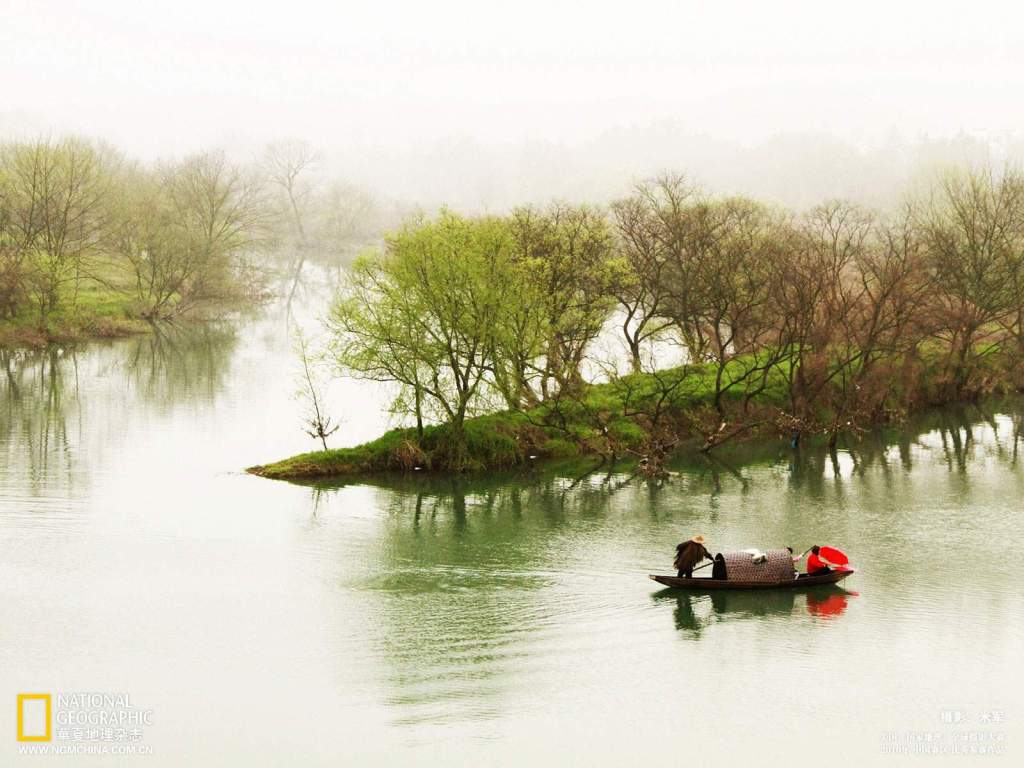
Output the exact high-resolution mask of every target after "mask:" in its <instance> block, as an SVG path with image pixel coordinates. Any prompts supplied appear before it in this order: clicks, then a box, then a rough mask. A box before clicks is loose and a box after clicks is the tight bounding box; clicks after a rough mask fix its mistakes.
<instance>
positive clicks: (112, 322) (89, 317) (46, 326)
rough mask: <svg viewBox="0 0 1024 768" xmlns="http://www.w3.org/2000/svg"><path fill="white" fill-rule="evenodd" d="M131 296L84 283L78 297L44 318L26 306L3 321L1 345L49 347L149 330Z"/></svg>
mask: <svg viewBox="0 0 1024 768" xmlns="http://www.w3.org/2000/svg"><path fill="white" fill-rule="evenodd" d="M134 304H135V302H134V300H133V299H132V297H131V296H129V295H127V294H125V293H122V292H120V291H116V290H113V289H111V288H107V287H105V286H102V285H99V284H98V283H91V282H83V284H82V286H81V288H80V289H79V291H78V294H77V296H74V295H71V294H70V293H69V294H68V295H65V296H64V297H62V301H61V303H60V306H59V307H58V308H57V309H56V310H55V311H53V312H51V313H49V314H48V315H47V316H46V318H44V319H41V318H40V317H39V314H38V312H37V311H34V310H32V309H31V308H28V307H26V308H24V309H23V310H21V311H20V312H19V313H18V314H17V315H16V316H15V317H13V318H7V319H3V320H0V346H7V347H12V346H30V347H39V346H45V345H46V344H49V343H52V342H58V343H69V342H74V341H81V340H85V339H101V338H114V337H119V336H127V335H129V334H133V333H142V332H145V331H146V330H148V327H149V326H148V324H147V323H146V322H145V321H143V320H140V319H139V318H138V316H137V313H136V307H135V306H134Z"/></svg>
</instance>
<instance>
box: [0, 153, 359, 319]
mask: <svg viewBox="0 0 1024 768" xmlns="http://www.w3.org/2000/svg"><path fill="white" fill-rule="evenodd" d="M316 162H317V157H316V155H315V153H314V152H312V151H311V150H310V149H309V148H308V147H307V146H306V145H304V144H302V143H301V142H282V143H278V144H274V145H271V146H270V147H268V148H267V150H266V152H265V154H264V156H263V157H261V158H259V159H258V160H256V161H254V162H253V163H249V164H247V165H239V164H236V163H233V162H231V161H229V160H228V159H227V157H226V156H225V155H224V153H222V152H207V153H202V154H197V155H193V156H190V157H186V158H184V159H181V160H176V161H171V162H163V163H156V164H141V163H138V162H134V161H131V160H130V159H128V158H126V157H125V156H124V155H122V154H121V153H120V152H118V151H117V150H115V149H114V148H112V147H110V146H108V145H105V144H102V143H98V142H91V141H86V140H82V139H76V138H65V139H59V140H37V141H27V142H9V143H6V144H0V323H7V324H8V325H14V324H19V323H20V324H21V325H23V326H28V327H31V328H34V329H39V330H40V331H42V332H43V334H44V338H45V336H46V332H47V331H48V330H49V329H53V328H58V329H59V328H60V327H61V326H63V325H67V324H69V323H73V322H75V321H76V320H81V319H83V318H85V319H90V318H91V319H93V320H96V319H97V318H100V319H104V320H107V321H112V320H116V319H118V318H125V317H128V318H139V319H155V318H171V317H180V316H182V315H185V314H187V313H190V312H195V311H197V310H204V311H208V310H212V309H216V308H223V307H226V306H235V305H237V304H238V303H239V302H250V301H253V300H255V299H256V298H258V297H259V296H260V295H261V294H263V293H265V290H266V283H267V278H268V268H269V267H271V266H274V267H279V268H280V269H279V271H282V272H283V271H287V272H288V273H289V274H291V273H292V272H294V271H296V269H298V270H301V264H302V261H303V259H301V258H297V257H296V254H297V253H298V252H299V251H301V250H303V249H316V251H317V252H318V253H319V254H324V253H331V252H333V251H336V250H340V249H343V248H345V247H346V244H347V242H348V241H349V240H350V239H351V238H352V236H353V233H363V232H364V231H365V227H366V226H367V224H366V222H367V220H368V219H372V216H373V211H372V205H373V203H372V201H371V200H370V199H369V198H368V197H366V196H365V195H364V194H362V193H359V192H358V191H357V190H354V189H353V188H351V187H348V186H346V185H344V184H341V183H340V182H335V183H333V184H330V185H328V186H325V187H322V188H318V187H315V186H314V185H313V184H312V183H311V182H310V181H309V173H310V171H311V169H312V168H313V166H314V165H315V164H316ZM281 253H285V254H286V255H287V259H284V260H282V259H280V258H278V259H276V260H275V259H272V258H269V257H270V256H273V255H279V254H281ZM282 261H287V262H288V263H287V265H285V264H282ZM92 330H93V331H94V332H98V333H102V332H103V329H102V328H101V327H99V328H94V329H92Z"/></svg>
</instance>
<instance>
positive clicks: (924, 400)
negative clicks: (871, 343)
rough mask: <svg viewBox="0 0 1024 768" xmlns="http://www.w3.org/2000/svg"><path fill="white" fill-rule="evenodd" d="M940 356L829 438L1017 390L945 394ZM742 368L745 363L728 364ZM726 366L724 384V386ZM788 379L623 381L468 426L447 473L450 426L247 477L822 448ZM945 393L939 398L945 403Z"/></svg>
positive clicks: (822, 432) (684, 375) (993, 379)
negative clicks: (721, 388) (768, 446)
mask: <svg viewBox="0 0 1024 768" xmlns="http://www.w3.org/2000/svg"><path fill="white" fill-rule="evenodd" d="M940 362H941V361H940V357H939V356H937V355H936V357H935V358H934V359H931V360H930V359H928V358H924V359H919V360H918V368H917V371H918V374H919V375H918V376H917V377H916V378H915V379H914V380H913V381H910V380H908V381H907V382H906V383H905V385H904V386H905V389H902V390H896V389H893V390H890V391H888V392H886V393H885V394H884V395H882V396H881V397H880V399H878V400H877V401H876V402H875V403H874V405H873V407H872V409H871V410H870V411H861V412H860V413H858V415H857V417H856V420H854V418H853V417H852V416H851V417H850V420H849V421H847V422H846V423H845V424H844V425H843V426H841V427H839V428H838V430H837V431H835V432H834V433H833V434H832V438H833V439H835V437H836V435H838V434H843V433H846V434H856V433H859V432H863V431H864V430H865V429H867V428H878V427H884V426H887V425H891V424H896V423H900V422H901V421H902V420H903V419H905V418H906V417H908V416H909V415H911V414H913V413H919V412H922V411H924V410H926V409H928V408H932V407H936V406H947V405H953V404H956V403H962V402H971V401H974V400H977V399H978V398H980V397H984V396H990V395H998V394H1012V393H1016V392H1019V391H1020V390H1019V388H1018V387H1017V386H1016V385H1015V384H1014V383H1013V380H1012V379H1009V378H1006V377H1005V376H1004V375H1000V372H999V371H997V370H996V369H995V368H991V369H989V370H987V372H986V373H985V375H983V376H980V377H979V380H980V381H982V382H984V386H983V387H981V386H979V387H977V388H975V389H973V390H970V391H967V392H962V393H961V396H960V397H953V396H950V395H949V394H948V390H947V389H946V388H945V386H944V384H943V382H942V381H941V380H940V379H939V378H938V376H939V374H938V370H939V365H940ZM735 365H738V366H742V365H743V361H742V360H737V361H735ZM728 371H729V369H728V367H727V372H726V378H728ZM787 382H788V376H787V375H786V371H785V370H783V369H782V368H779V369H776V370H774V371H773V372H772V373H771V374H770V375H769V376H768V377H767V379H766V381H765V383H764V387H763V389H761V390H760V391H758V392H757V393H756V394H754V395H753V396H750V397H747V396H746V395H744V394H742V393H741V392H740V391H738V390H729V391H727V392H725V393H723V394H722V396H721V405H722V408H721V410H719V409H717V408H716V407H715V406H714V400H715V391H716V390H715V375H714V368H713V366H711V365H706V366H700V365H695V366H685V367H681V368H675V369H670V370H663V371H659V372H657V373H642V374H633V375H630V376H624V377H622V378H620V379H617V380H615V381H613V382H608V383H602V384H593V385H585V386H584V387H583V389H582V390H581V392H580V393H579V394H578V395H577V396H575V397H573V398H559V399H556V400H554V401H551V402H545V403H542V404H540V405H538V406H536V407H534V408H531V409H527V410H524V411H505V412H501V413H493V414H487V415H482V416H477V417H474V418H470V419H467V420H466V422H465V424H464V429H463V437H462V445H463V448H462V451H461V455H462V456H463V457H468V462H467V461H464V460H463V461H462V463H461V467H460V469H458V470H456V469H454V467H453V456H455V455H456V450H455V444H456V438H455V435H454V434H453V431H452V429H451V427H450V426H449V425H437V426H427V427H425V428H424V429H423V432H422V434H418V433H417V430H416V429H414V428H399V429H393V430H390V431H389V432H387V433H385V434H384V435H382V436H381V437H379V438H377V439H376V440H372V441H370V442H367V443H363V444H361V445H357V446H354V447H350V448H336V449H330V450H326V451H311V452H309V453H303V454H299V455H296V456H291V457H289V458H286V459H283V460H280V461H276V462H271V463H268V464H261V465H256V466H253V467H249V468H247V469H246V471H247V472H249V473H250V474H254V475H258V476H260V477H267V478H272V479H283V480H289V479H302V478H307V479H310V478H321V477H331V476H338V477H343V476H357V475H365V474H369V473H374V472H392V471H399V472H413V471H415V472H455V471H459V472H462V471H470V472H472V471H482V470H497V469H507V468H513V467H518V466H523V465H525V464H528V463H531V462H535V461H539V460H549V459H572V458H582V457H587V456H594V457H598V458H601V459H603V460H605V461H608V462H612V463H614V462H615V461H617V460H620V459H624V458H632V459H634V460H639V461H650V462H651V465H652V466H651V470H653V473H655V474H656V473H657V472H658V471H660V469H661V467H662V464H663V462H664V460H665V459H666V458H667V456H668V455H669V454H670V453H672V452H674V451H676V450H680V449H685V448H689V449H692V450H698V451H707V450H710V449H711V448H714V447H717V446H720V445H722V444H725V443H741V442H750V441H753V440H757V439H766V438H773V439H777V440H778V439H785V440H786V441H787V442H789V441H792V440H793V439H794V438H795V437H796V438H798V439H811V440H822V439H824V440H827V439H828V436H829V427H827V426H826V425H827V424H828V422H829V421H831V422H832V429H836V428H835V426H834V425H835V423H836V418H837V417H836V414H835V413H834V412H833V413H826V412H824V411H819V413H818V416H817V418H816V420H815V421H807V420H803V421H800V420H795V419H794V418H793V417H792V415H791V414H790V413H789V409H790V407H791V402H790V398H789V393H788V389H787ZM944 393H945V394H944Z"/></svg>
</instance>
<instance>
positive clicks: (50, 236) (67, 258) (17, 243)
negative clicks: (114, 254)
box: [0, 139, 110, 322]
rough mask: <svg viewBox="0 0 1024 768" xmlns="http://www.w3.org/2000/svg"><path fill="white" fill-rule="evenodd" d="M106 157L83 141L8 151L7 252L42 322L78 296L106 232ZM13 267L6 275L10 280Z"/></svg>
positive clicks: (0, 157) (0, 152)
mask: <svg viewBox="0 0 1024 768" xmlns="http://www.w3.org/2000/svg"><path fill="white" fill-rule="evenodd" d="M109 159H110V158H108V157H105V156H104V153H103V152H101V151H99V150H98V149H97V148H96V147H95V146H93V145H92V144H90V143H88V142H85V141H81V140H79V139H62V140H60V141H49V140H40V141H34V142H30V143H20V144H8V145H6V146H4V147H2V148H0V166H2V169H3V170H2V173H0V177H2V181H3V185H4V188H5V189H4V191H3V199H4V207H5V209H6V210H5V213H4V215H3V219H4V221H3V224H4V229H5V235H4V238H3V239H4V241H5V243H6V245H5V247H4V250H5V251H7V253H8V256H7V257H6V258H5V262H7V263H8V267H10V268H11V269H10V271H11V272H12V274H13V272H14V269H13V265H14V261H15V259H17V268H18V273H19V275H18V280H19V281H20V288H21V290H23V292H24V295H26V296H28V297H29V298H30V300H31V302H32V303H33V304H34V305H35V309H36V311H37V313H38V315H39V319H40V321H41V322H42V321H45V320H46V318H47V317H48V316H49V315H50V314H51V313H52V312H54V311H55V310H56V309H58V307H59V306H60V304H61V302H62V301H63V299H64V298H65V296H66V295H67V293H68V291H69V289H73V290H74V292H75V294H77V289H78V286H79V284H80V282H81V280H82V278H83V277H84V276H85V274H86V272H87V271H88V265H87V260H88V258H89V257H90V256H91V255H92V254H93V253H94V251H95V249H96V244H97V241H98V234H99V232H100V231H101V229H102V223H103V216H104V213H105V205H104V203H105V200H106V199H107V197H108V195H109V192H110V185H109V183H108V181H109V174H108V165H109V163H108V162H107V161H108V160H109ZM8 271H9V270H8V268H7V267H5V269H4V272H5V273H6V272H8Z"/></svg>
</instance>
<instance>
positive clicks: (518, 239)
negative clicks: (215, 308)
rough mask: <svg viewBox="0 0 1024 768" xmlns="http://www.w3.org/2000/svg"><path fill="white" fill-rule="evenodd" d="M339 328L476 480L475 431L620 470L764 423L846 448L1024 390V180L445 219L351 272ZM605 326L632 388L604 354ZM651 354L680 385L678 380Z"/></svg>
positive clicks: (365, 369) (677, 196) (682, 199)
mask: <svg viewBox="0 0 1024 768" xmlns="http://www.w3.org/2000/svg"><path fill="white" fill-rule="evenodd" d="M330 326H331V328H332V331H333V333H332V336H331V348H330V356H331V357H332V358H333V359H334V360H335V361H336V363H337V364H338V366H339V368H340V370H342V371H344V372H346V373H349V374H352V375H356V376H360V377H363V378H367V379H371V380H377V381H382V382H391V383H393V384H396V385H398V397H397V399H396V401H395V404H394V408H395V410H396V412H398V413H401V414H407V415H408V417H409V418H411V419H413V420H414V421H415V423H416V425H417V427H416V433H415V434H414V435H413V436H412V437H410V441H411V442H413V443H415V442H416V439H417V438H416V437H415V435H418V436H419V439H420V442H422V438H423V435H424V422H427V423H430V422H438V423H440V424H442V425H443V427H442V429H443V430H444V431H445V434H446V435H447V436H448V437H447V438H446V441H445V446H444V448H443V450H444V453H445V458H444V461H443V463H444V465H445V466H446V467H448V468H461V467H463V466H466V465H469V464H471V463H472V461H473V457H472V456H471V455H469V454H470V453H471V450H469V449H467V447H466V446H467V444H468V443H467V437H466V427H465V425H466V423H467V419H468V418H469V417H471V416H472V415H474V414H479V413H483V412H488V411H499V410H500V411H507V412H509V413H513V414H515V413H520V414H523V415H524V419H525V422H524V421H523V420H519V421H517V422H516V423H520V422H522V423H527V422H528V423H529V424H530V425H531V426H533V427H536V428H537V429H540V430H542V431H543V433H544V435H546V436H547V439H553V438H555V437H559V438H560V439H561V440H564V441H569V442H575V443H577V444H578V445H579V446H580V448H581V449H582V450H585V451H588V452H597V453H600V454H602V455H606V456H610V457H615V456H616V455H622V454H623V453H625V452H627V451H630V452H634V453H641V454H643V455H645V456H647V457H648V459H649V460H653V459H657V460H659V461H660V457H662V456H664V454H665V453H666V452H667V451H668V450H669V449H671V447H673V446H674V445H675V444H676V443H677V442H678V441H679V440H680V439H681V437H682V436H683V435H685V434H698V435H700V436H701V440H702V443H703V446H704V447H705V448H711V447H713V446H714V445H717V444H720V443H721V442H723V441H724V440H727V439H729V438H731V437H734V436H737V435H739V434H741V433H743V432H745V431H748V430H751V429H754V428H760V427H764V426H765V425H770V426H771V427H772V428H774V429H777V430H780V431H783V432H785V433H786V434H792V436H793V437H794V438H796V437H798V436H799V435H800V434H804V433H818V434H825V435H827V436H828V439H829V441H830V443H831V444H833V445H834V444H835V441H836V439H837V437H838V436H839V434H840V433H842V432H843V431H853V432H856V431H858V430H860V429H863V428H864V426H865V425H867V424H869V423H871V422H878V421H884V420H894V419H898V418H900V417H901V416H902V415H903V414H905V413H906V412H908V411H909V410H911V409H914V408H916V407H919V406H922V405H925V404H928V403H937V402H945V401H950V400H957V399H964V398H969V397H973V396H977V395H979V394H983V393H988V392H992V391H1008V390H1016V389H1019V388H1020V387H1021V385H1022V383H1024V176H1022V175H1021V174H1020V173H1017V172H1016V171H1012V170H1008V171H1005V172H1003V173H999V174H996V173H993V172H990V171H976V172H961V173H955V174H950V175H947V176H945V177H943V178H941V179H940V180H938V181H937V182H936V184H935V185H934V187H933V188H932V189H931V190H930V192H929V193H927V194H925V195H922V196H917V197H915V198H914V199H908V200H907V201H906V203H905V205H904V206H903V207H902V208H901V209H900V210H899V211H897V212H894V213H891V214H887V215H882V214H879V213H875V212H871V211H867V210H863V209H861V208H858V207H857V206H854V205H852V204H849V203H845V202H841V201H832V202H827V203H824V204H822V205H820V206H818V207H816V208H813V209H812V210H808V211H805V212H794V211H789V210H784V209H780V208H777V207H771V206H767V205H764V204H761V203H759V202H757V201H754V200H751V199H747V198H740V197H724V198H720V197H711V196H709V195H707V194H705V193H703V192H702V191H700V190H699V189H696V188H694V187H693V186H691V185H690V184H688V183H687V181H686V179H685V178H683V177H681V176H672V175H665V176H662V177H659V178H656V179H653V180H651V181H649V182H646V183H642V184H640V185H638V186H637V187H636V189H635V191H634V192H633V194H632V195H630V196H629V197H627V198H625V199H622V200H618V201H616V202H615V203H613V204H612V205H610V206H609V207H608V208H606V209H605V208H596V207H587V206H576V205H569V204H563V203H555V204H551V205H548V206H547V207H543V208H537V207H523V208H519V209H516V210H514V211H512V212H511V213H510V214H509V215H507V216H485V217H476V218H467V217H463V216H459V215H457V214H455V213H451V212H442V213H441V214H440V215H439V216H438V217H436V218H434V219H426V218H421V219H417V220H415V221H411V222H409V223H407V224H406V226H405V227H403V228H402V229H401V230H399V231H397V232H395V233H394V234H392V235H391V236H390V237H389V238H388V239H387V243H386V247H385V248H384V249H383V250H382V251H381V252H379V253H375V254H372V255H367V256H364V257H362V258H360V259H359V260H358V261H357V262H356V263H355V265H354V267H353V269H352V270H351V273H350V276H349V279H348V284H347V286H346V288H345V289H344V291H343V293H342V295H341V296H340V297H339V299H338V301H337V303H336V304H335V306H334V308H333V310H332V313H331V316H330ZM609 329H611V332H613V333H615V334H617V335H618V336H619V337H620V338H621V340H622V342H624V345H625V349H626V350H628V353H627V355H626V359H627V360H628V362H627V364H626V370H621V371H620V370H619V369H618V367H617V366H616V365H615V363H614V361H613V360H611V359H604V360H602V359H601V355H600V354H598V353H597V351H596V350H597V347H598V346H599V345H598V344H597V343H596V342H597V341H598V339H599V337H602V335H603V334H607V333H608V332H609ZM654 342H661V343H664V344H674V345H677V347H678V348H679V349H680V350H681V351H682V355H681V357H680V356H678V353H677V358H676V359H677V360H678V359H682V360H683V361H684V364H683V365H682V366H680V367H675V366H673V367H672V368H671V369H669V370H659V368H660V367H661V366H660V365H659V364H658V362H657V360H656V358H657V357H658V356H656V355H653V354H652V353H651V352H650V350H651V348H652V347H651V345H652V344H653V343H654ZM660 359H661V360H662V365H663V364H664V363H663V361H664V356H662V357H661V358H660ZM599 381H600V382H604V383H605V384H606V385H608V386H601V387H594V386H592V385H593V384H594V383H596V382H599ZM411 434H412V433H411ZM523 434H524V433H519V434H517V435H516V436H515V439H517V440H519V439H523ZM640 434H642V438H639V437H638V435H640ZM432 439H433V438H432ZM542 439H544V438H542ZM535 444H538V445H539V444H540V443H539V442H537V441H535ZM409 450H410V451H411V452H412V453H413V454H416V451H417V450H418V449H417V448H416V446H414V445H413V446H410V447H409ZM417 455H420V454H417ZM420 457H421V458H422V456H421V455H420Z"/></svg>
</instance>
